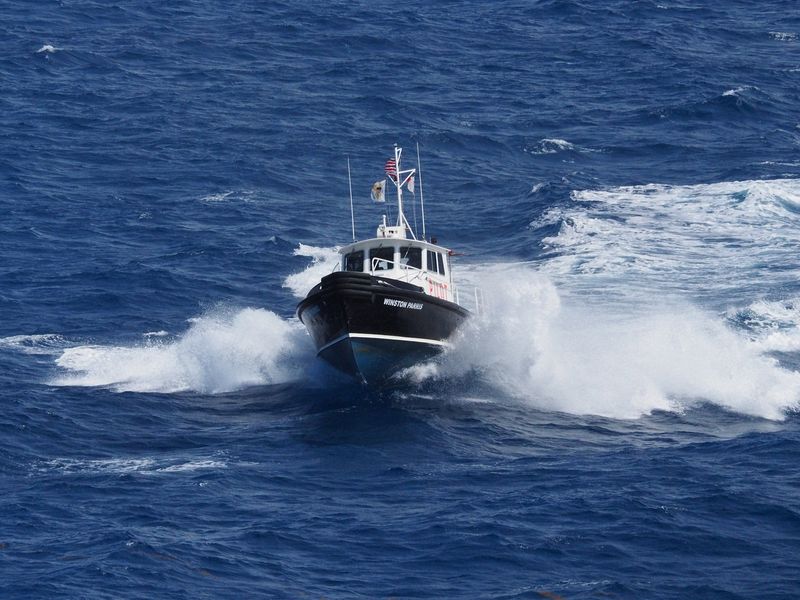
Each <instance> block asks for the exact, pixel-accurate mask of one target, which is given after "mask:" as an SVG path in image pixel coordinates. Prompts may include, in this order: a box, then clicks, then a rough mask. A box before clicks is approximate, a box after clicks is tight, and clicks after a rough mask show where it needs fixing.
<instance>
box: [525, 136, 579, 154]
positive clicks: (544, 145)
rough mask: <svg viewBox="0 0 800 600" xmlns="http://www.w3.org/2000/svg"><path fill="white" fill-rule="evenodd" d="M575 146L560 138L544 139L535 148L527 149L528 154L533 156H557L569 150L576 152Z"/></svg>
mask: <svg viewBox="0 0 800 600" xmlns="http://www.w3.org/2000/svg"><path fill="white" fill-rule="evenodd" d="M574 149H575V146H574V145H573V144H571V143H570V142H568V141H567V140H562V139H559V138H544V139H542V140H539V142H538V144H536V146H534V147H533V148H530V149H529V148H525V151H526V152H530V153H531V154H557V153H558V152H564V151H567V150H574Z"/></svg>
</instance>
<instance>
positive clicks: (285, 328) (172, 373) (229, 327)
mask: <svg viewBox="0 0 800 600" xmlns="http://www.w3.org/2000/svg"><path fill="white" fill-rule="evenodd" d="M313 356H314V353H313V349H312V347H311V344H310V340H309V339H308V336H307V335H306V334H305V331H304V330H303V329H302V327H300V326H299V324H297V323H294V322H291V321H287V320H284V319H281V318H280V317H279V316H278V315H276V314H274V313H272V312H269V311H267V310H260V309H252V308H247V309H243V310H230V309H227V310H226V309H217V310H215V311H212V312H211V313H208V314H206V315H203V316H202V317H199V318H196V319H193V320H192V323H191V325H190V327H189V329H188V330H187V331H186V332H185V333H184V334H182V335H181V336H179V337H178V338H177V339H174V340H164V339H160V338H154V339H153V338H148V340H147V341H146V343H143V344H141V345H136V346H78V347H74V348H68V349H66V350H64V351H63V353H62V354H61V356H60V357H59V358H58V359H57V360H56V363H57V364H58V366H59V367H61V369H62V370H63V372H62V374H61V375H59V376H58V377H56V378H55V379H54V380H53V382H52V383H53V384H54V385H78V386H108V387H111V388H113V389H115V390H117V391H135V392H179V391H185V390H194V391H199V392H206V393H219V392H227V391H232V390H237V389H241V388H244V387H247V386H252V385H263V384H274V383H284V382H287V381H292V380H295V379H298V378H300V377H302V375H303V373H304V372H305V370H306V367H307V365H308V363H309V362H310V361H311V360H312V359H313Z"/></svg>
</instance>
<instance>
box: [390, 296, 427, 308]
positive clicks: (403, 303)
mask: <svg viewBox="0 0 800 600" xmlns="http://www.w3.org/2000/svg"><path fill="white" fill-rule="evenodd" d="M383 304H384V306H394V307H395V308H410V309H412V310H422V302H406V301H405V300H396V299H394V298H384V299H383Z"/></svg>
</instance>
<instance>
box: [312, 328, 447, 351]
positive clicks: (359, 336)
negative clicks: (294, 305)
mask: <svg viewBox="0 0 800 600" xmlns="http://www.w3.org/2000/svg"><path fill="white" fill-rule="evenodd" d="M347 338H354V339H365V340H391V341H395V342H416V343H417V344H430V345H432V346H450V344H449V343H448V342H445V341H442V340H429V339H427V338H415V337H404V336H402V335H384V334H382V333H345V334H344V335H342V336H339V337H338V338H336V339H335V340H333V341H332V342H328V343H327V344H325V345H324V346H323V347H322V348H320V349H319V350H318V351H317V354H319V353H320V352H323V351H324V350H327V349H328V348H330V347H331V346H333V345H334V344H338V343H339V342H341V341H342V340H345V339H347Z"/></svg>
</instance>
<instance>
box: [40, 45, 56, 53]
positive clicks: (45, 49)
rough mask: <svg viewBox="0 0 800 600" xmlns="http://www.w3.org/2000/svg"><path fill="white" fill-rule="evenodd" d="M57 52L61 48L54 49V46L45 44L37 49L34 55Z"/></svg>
mask: <svg viewBox="0 0 800 600" xmlns="http://www.w3.org/2000/svg"><path fill="white" fill-rule="evenodd" d="M59 50H61V48H56V47H55V46H52V45H50V44H45V45H44V46H42V47H41V48H39V49H38V50H37V51H36V54H41V53H45V54H54V53H55V52H58V51H59Z"/></svg>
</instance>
